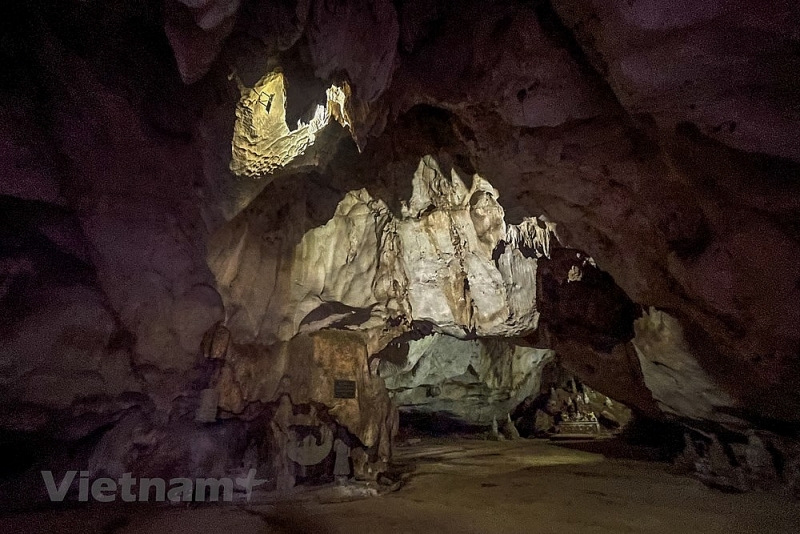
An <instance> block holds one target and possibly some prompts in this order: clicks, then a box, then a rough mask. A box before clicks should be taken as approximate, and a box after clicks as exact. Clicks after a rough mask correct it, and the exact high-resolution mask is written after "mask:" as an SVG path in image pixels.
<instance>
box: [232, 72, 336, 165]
mask: <svg viewBox="0 0 800 534" xmlns="http://www.w3.org/2000/svg"><path fill="white" fill-rule="evenodd" d="M239 83H240V84H241V82H239ZM285 83H286V82H285V78H284V75H283V73H282V72H280V71H274V72H271V73H268V74H266V75H265V76H264V77H263V78H261V80H259V81H258V83H256V85H255V86H253V87H252V88H247V87H244V86H240V91H241V93H242V96H241V99H240V100H239V103H238V105H237V106H236V124H235V126H234V130H233V139H232V157H231V164H230V168H231V171H233V173H234V174H236V175H237V176H246V177H248V178H265V177H268V179H269V180H271V179H272V178H273V177H274V176H270V175H274V174H275V173H276V171H279V170H286V169H288V168H290V167H291V168H294V169H297V168H302V167H304V166H311V167H315V166H320V165H322V164H324V163H325V162H326V161H327V158H328V157H329V156H330V155H331V154H330V153H331V152H332V146H331V145H332V144H335V142H336V141H337V140H338V137H337V136H336V134H335V133H331V130H330V129H326V127H327V126H328V124H329V123H330V122H331V121H332V120H336V121H338V122H339V123H340V124H341V125H342V126H349V125H350V123H349V116H348V114H347V96H348V95H349V94H350V87H349V85H347V84H346V83H345V84H344V86H343V87H337V86H331V87H330V88H329V89H328V90H327V92H326V99H327V100H326V102H325V103H324V104H320V105H317V106H316V108H315V110H314V116H313V118H312V119H311V120H310V121H309V122H308V123H307V124H306V123H303V122H302V121H298V124H297V127H296V128H295V129H293V130H292V129H290V127H289V126H288V125H287V124H286V88H285ZM323 130H327V133H328V135H327V137H325V136H324V133H325V132H323ZM318 139H319V142H317V141H318Z"/></svg>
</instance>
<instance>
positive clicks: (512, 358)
mask: <svg viewBox="0 0 800 534" xmlns="http://www.w3.org/2000/svg"><path fill="white" fill-rule="evenodd" d="M407 351H408V352H407V355H406V357H405V359H404V360H402V361H400V362H397V363H395V362H393V361H392V359H381V364H380V375H381V377H382V378H384V380H385V382H386V387H387V388H388V389H389V391H390V392H391V394H392V399H393V401H394V402H395V404H397V405H398V406H400V407H402V408H403V409H411V410H414V411H418V412H428V413H433V412H446V413H447V414H449V415H450V416H453V417H456V418H458V419H460V420H462V421H465V422H467V423H471V424H477V425H488V424H490V423H491V422H492V419H497V420H498V421H501V422H502V421H505V420H506V418H507V416H508V414H509V413H511V412H512V411H513V409H514V408H515V407H516V406H517V405H518V404H519V403H521V402H522V400H523V399H525V398H526V397H528V396H530V395H536V394H538V393H539V387H540V381H541V371H542V368H543V367H544V366H545V365H546V364H547V363H548V362H549V361H551V360H552V359H553V357H554V355H555V354H554V352H553V351H552V350H547V349H535V348H531V347H523V346H519V345H514V344H513V343H510V342H504V341H497V340H460V339H457V338H454V337H451V336H446V335H442V334H433V335H431V336H427V337H424V338H422V339H419V340H416V341H410V342H408V347H407ZM378 356H379V357H380V353H379V355H378Z"/></svg>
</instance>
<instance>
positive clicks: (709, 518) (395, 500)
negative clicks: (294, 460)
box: [0, 440, 800, 534]
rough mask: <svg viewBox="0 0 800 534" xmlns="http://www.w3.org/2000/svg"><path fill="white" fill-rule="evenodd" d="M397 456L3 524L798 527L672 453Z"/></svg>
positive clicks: (28, 529) (788, 507)
mask: <svg viewBox="0 0 800 534" xmlns="http://www.w3.org/2000/svg"><path fill="white" fill-rule="evenodd" d="M579 448H582V449H586V448H592V447H591V446H588V447H587V446H579ZM396 457H397V462H398V463H399V464H400V465H405V466H406V467H407V469H409V470H411V469H413V471H411V473H410V474H409V475H408V478H407V480H406V484H405V485H404V486H403V487H402V488H401V489H400V490H398V491H396V492H394V493H389V494H386V495H383V496H379V497H372V498H366V499H361V500H354V501H349V502H340V503H328V504H320V503H318V502H315V499H313V498H309V494H306V495H305V496H304V498H303V499H302V500H301V501H300V502H295V503H288V504H283V505H277V506H276V505H268V504H251V505H249V506H242V505H234V504H226V505H203V506H192V507H189V508H185V507H183V506H181V507H176V506H155V505H136V506H133V505H126V506H127V507H126V506H122V505H117V504H94V505H92V506H90V507H88V508H86V507H84V508H82V509H68V510H48V511H42V512H31V513H26V514H20V515H14V516H9V517H6V518H0V532H3V533H5V532H8V533H11V532H19V533H34V532H36V533H39V532H42V533H44V532H54V533H55V532H58V533H69V532H97V533H103V534H112V533H113V534H135V533H151V532H152V533H165V532H180V533H219V532H223V533H226V534H234V533H235V534H239V533H241V534H249V533H272V532H275V533H285V532H312V533H314V534H325V533H384V532H386V533H419V532H431V533H433V532H435V533H451V532H452V533H459V534H463V533H470V532H481V533H484V532H485V533H493V532H503V533H516V532H519V533H537V532H542V533H544V532H548V533H560V534H563V533H573V532H574V533H581V534H589V533H595V532H597V533H599V532H603V533H622V532H646V533H672V532H675V533H678V532H679V533H684V534H685V533H694V532H698V533H700V532H702V533H716V532H719V533H736V532H742V533H745V532H747V533H756V532H758V533H760V532H769V533H783V532H786V533H797V532H800V503H798V502H790V501H787V500H786V499H784V498H781V497H779V496H776V495H772V494H767V493H758V492H753V493H747V494H726V493H723V492H720V491H717V490H712V489H709V488H706V487H705V486H703V485H702V484H701V483H700V482H698V481H696V480H694V479H692V478H689V477H685V476H679V475H675V474H672V473H671V470H670V467H669V466H668V465H667V464H663V463H655V462H645V461H639V460H631V459H616V458H610V457H606V456H603V455H600V454H596V453H592V452H586V451H584V450H577V449H573V448H567V447H565V446H559V445H556V444H553V443H550V442H546V441H539V440H522V441H513V442H493V441H479V440H425V441H423V442H421V443H419V444H417V445H413V446H407V447H401V448H398V450H397V454H396ZM329 489H330V488H329ZM311 494H313V492H312V493H311Z"/></svg>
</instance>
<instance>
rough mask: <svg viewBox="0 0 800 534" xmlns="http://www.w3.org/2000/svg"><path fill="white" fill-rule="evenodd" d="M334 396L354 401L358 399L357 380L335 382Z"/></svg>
mask: <svg viewBox="0 0 800 534" xmlns="http://www.w3.org/2000/svg"><path fill="white" fill-rule="evenodd" d="M333 396H334V397H335V398H337V399H354V398H356V382H355V380H334V381H333Z"/></svg>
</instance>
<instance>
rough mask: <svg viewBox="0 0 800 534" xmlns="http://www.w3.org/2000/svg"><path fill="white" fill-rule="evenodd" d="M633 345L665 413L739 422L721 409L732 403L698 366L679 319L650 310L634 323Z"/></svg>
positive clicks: (648, 384)
mask: <svg viewBox="0 0 800 534" xmlns="http://www.w3.org/2000/svg"><path fill="white" fill-rule="evenodd" d="M634 328H635V330H636V337H634V339H633V341H631V344H632V345H633V348H634V349H635V350H636V356H637V357H638V358H639V363H640V364H641V366H642V375H643V377H644V383H645V385H646V386H647V388H648V389H649V390H650V391H651V392H652V393H653V398H654V399H655V400H656V402H658V405H659V407H660V408H661V409H662V410H664V411H665V412H669V413H673V414H678V415H682V416H684V417H691V418H693V419H706V420H712V421H720V422H736V419H735V418H731V417H730V416H727V415H725V413H724V412H723V413H715V412H717V411H718V408H725V407H730V406H732V404H733V399H731V397H730V396H729V395H728V394H727V393H725V392H724V391H722V390H720V389H719V386H717V385H715V384H713V383H712V382H711V381H710V379H709V377H708V375H707V374H706V373H705V372H704V371H703V369H702V368H701V367H700V366H699V365H698V364H697V361H696V360H695V358H694V356H692V354H691V353H690V352H689V347H688V345H687V343H686V340H685V339H684V337H683V330H682V329H681V326H680V323H678V321H677V319H675V318H674V317H671V316H670V315H669V314H667V313H665V312H662V311H659V310H655V309H650V311H649V312H645V314H644V315H643V316H642V317H641V318H640V319H637V320H636V322H635V323H634Z"/></svg>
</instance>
